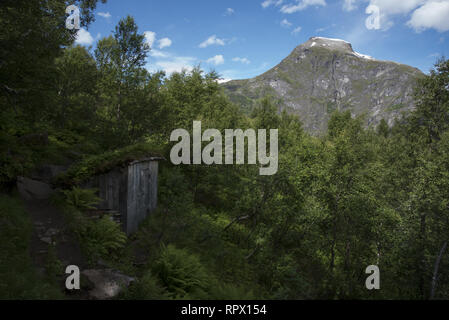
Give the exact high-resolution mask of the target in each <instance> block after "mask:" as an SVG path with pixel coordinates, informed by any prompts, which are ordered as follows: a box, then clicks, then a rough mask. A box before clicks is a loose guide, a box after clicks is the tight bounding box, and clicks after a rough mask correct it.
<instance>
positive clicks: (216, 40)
mask: <svg viewBox="0 0 449 320" xmlns="http://www.w3.org/2000/svg"><path fill="white" fill-rule="evenodd" d="M212 45H217V46H224V45H225V41H224V40H223V39H220V38H217V36H216V35H215V34H214V35H212V36H210V37H209V38H207V39H206V40H205V41H203V42H202V43H201V44H200V45H199V47H200V48H206V47H208V46H212Z"/></svg>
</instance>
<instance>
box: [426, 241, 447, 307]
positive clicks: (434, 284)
mask: <svg viewBox="0 0 449 320" xmlns="http://www.w3.org/2000/svg"><path fill="white" fill-rule="evenodd" d="M446 247H447V241H445V242H444V244H443V247H441V250H440V254H439V255H438V257H437V260H436V261H435V268H434V270H433V277H432V286H431V289H430V300H432V299H433V298H434V297H435V290H436V287H437V279H438V269H439V268H440V262H441V259H442V258H443V254H444V251H446Z"/></svg>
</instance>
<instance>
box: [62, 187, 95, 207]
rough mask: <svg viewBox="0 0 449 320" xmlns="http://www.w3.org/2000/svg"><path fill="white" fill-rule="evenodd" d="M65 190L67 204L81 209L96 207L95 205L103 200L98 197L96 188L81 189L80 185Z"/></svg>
mask: <svg viewBox="0 0 449 320" xmlns="http://www.w3.org/2000/svg"><path fill="white" fill-rule="evenodd" d="M63 192H64V195H65V198H66V202H67V204H69V205H71V206H73V207H75V208H77V209H79V210H81V211H86V210H90V209H95V205H97V204H98V203H100V201H101V199H100V198H99V197H97V195H96V193H97V190H95V189H81V188H79V187H74V188H73V189H72V190H65V191H63Z"/></svg>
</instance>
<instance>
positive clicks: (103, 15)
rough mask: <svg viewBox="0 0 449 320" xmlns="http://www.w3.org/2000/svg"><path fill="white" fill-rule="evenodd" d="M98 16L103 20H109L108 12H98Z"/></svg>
mask: <svg viewBox="0 0 449 320" xmlns="http://www.w3.org/2000/svg"><path fill="white" fill-rule="evenodd" d="M98 15H99V16H100V17H103V18H105V19H109V18H110V17H111V14H110V13H109V12H98Z"/></svg>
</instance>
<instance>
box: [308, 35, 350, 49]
mask: <svg viewBox="0 0 449 320" xmlns="http://www.w3.org/2000/svg"><path fill="white" fill-rule="evenodd" d="M313 47H321V48H326V49H329V50H337V51H343V52H349V53H352V52H354V50H353V49H352V45H351V44H350V43H349V42H347V41H345V40H341V39H331V38H322V37H312V38H310V39H309V41H307V42H305V43H303V44H301V45H300V46H299V48H300V49H310V48H313Z"/></svg>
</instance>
